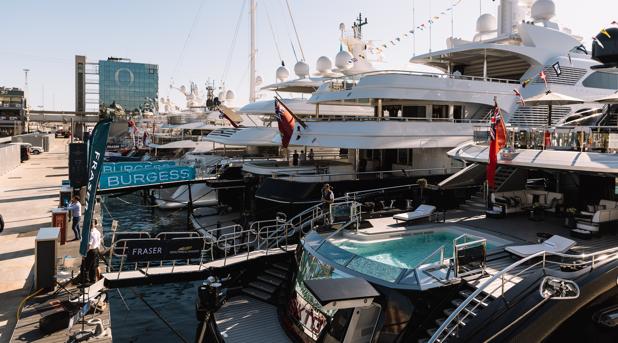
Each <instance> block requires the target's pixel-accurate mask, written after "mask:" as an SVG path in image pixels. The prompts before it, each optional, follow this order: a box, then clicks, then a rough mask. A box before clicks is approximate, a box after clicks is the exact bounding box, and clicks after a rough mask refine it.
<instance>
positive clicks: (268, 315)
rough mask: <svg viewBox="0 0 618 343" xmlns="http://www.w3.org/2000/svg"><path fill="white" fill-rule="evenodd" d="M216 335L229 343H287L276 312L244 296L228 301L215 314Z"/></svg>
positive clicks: (264, 304) (267, 305)
mask: <svg viewBox="0 0 618 343" xmlns="http://www.w3.org/2000/svg"><path fill="white" fill-rule="evenodd" d="M215 317H216V320H217V326H218V328H219V332H221V335H223V338H224V339H225V341H226V342H229V343H253V342H269V343H287V342H291V340H290V339H289V338H288V336H286V334H285V331H284V330H283V328H282V327H281V325H280V324H279V319H278V317H277V308H276V307H275V306H273V305H270V304H267V303H265V302H261V301H259V300H256V299H253V298H251V297H248V296H239V297H235V298H232V299H230V300H228V302H227V303H226V304H225V305H223V307H221V309H220V310H219V311H217V313H216V314H215Z"/></svg>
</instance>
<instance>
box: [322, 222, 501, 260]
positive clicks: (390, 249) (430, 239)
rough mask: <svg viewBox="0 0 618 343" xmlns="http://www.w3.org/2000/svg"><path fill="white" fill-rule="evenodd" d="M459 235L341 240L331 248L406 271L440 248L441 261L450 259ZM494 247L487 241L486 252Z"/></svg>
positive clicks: (436, 234) (436, 256) (436, 232)
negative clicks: (368, 240) (441, 252)
mask: <svg viewBox="0 0 618 343" xmlns="http://www.w3.org/2000/svg"><path fill="white" fill-rule="evenodd" d="M460 235H461V233H459V232H449V231H433V232H428V233H423V234H414V235H408V236H404V237H401V238H395V239H390V240H384V241H373V242H362V241H350V240H343V241H336V242H333V244H335V245H336V246H338V247H339V248H341V249H344V250H346V251H349V252H350V253H353V254H355V255H359V256H362V257H364V258H367V259H369V260H372V261H376V262H380V263H383V264H387V265H391V266H395V267H399V268H407V269H408V268H415V267H417V266H418V264H419V263H420V262H421V261H422V260H423V259H424V258H425V257H427V256H429V255H430V254H431V253H433V252H434V251H435V250H436V249H438V248H439V247H440V246H442V245H444V257H445V258H450V257H452V256H453V239H455V238H457V237H458V236H460ZM461 242H463V241H460V243H461ZM495 247H496V245H495V244H492V243H490V242H489V241H487V251H490V250H491V249H493V248H495ZM439 258H440V256H439V253H436V255H435V257H433V258H432V259H431V260H429V261H428V262H435V261H437V260H438V259H439Z"/></svg>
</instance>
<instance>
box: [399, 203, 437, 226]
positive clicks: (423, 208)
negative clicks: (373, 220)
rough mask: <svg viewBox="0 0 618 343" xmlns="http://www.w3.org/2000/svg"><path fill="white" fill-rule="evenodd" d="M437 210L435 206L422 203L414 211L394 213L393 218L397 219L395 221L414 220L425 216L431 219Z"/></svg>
mask: <svg viewBox="0 0 618 343" xmlns="http://www.w3.org/2000/svg"><path fill="white" fill-rule="evenodd" d="M435 211H436V207H435V206H431V205H420V206H419V207H417V208H416V209H415V210H414V211H412V212H406V213H399V214H396V215H394V216H393V219H395V222H399V221H402V222H409V221H412V220H417V219H424V218H427V219H428V220H431V216H432V215H433V213H434V212H435Z"/></svg>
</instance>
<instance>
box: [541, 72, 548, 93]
mask: <svg viewBox="0 0 618 343" xmlns="http://www.w3.org/2000/svg"><path fill="white" fill-rule="evenodd" d="M539 77H540V78H541V80H543V82H545V89H547V75H545V70H541V72H540V73H539Z"/></svg>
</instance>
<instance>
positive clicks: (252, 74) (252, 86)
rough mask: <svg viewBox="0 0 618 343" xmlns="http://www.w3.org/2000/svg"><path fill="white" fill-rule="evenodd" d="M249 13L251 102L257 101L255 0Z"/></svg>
mask: <svg viewBox="0 0 618 343" xmlns="http://www.w3.org/2000/svg"><path fill="white" fill-rule="evenodd" d="M249 15H250V16H251V30H250V31H251V33H250V35H251V51H250V55H251V62H250V63H251V65H250V70H249V102H255V55H256V51H255V0H251V5H250V8H249Z"/></svg>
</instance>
